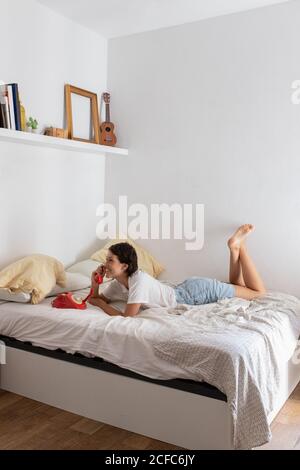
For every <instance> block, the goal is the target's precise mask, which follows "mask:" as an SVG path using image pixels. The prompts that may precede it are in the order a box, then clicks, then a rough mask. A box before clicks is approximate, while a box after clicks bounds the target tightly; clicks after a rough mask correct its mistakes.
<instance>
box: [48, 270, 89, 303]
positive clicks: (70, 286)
mask: <svg viewBox="0 0 300 470" xmlns="http://www.w3.org/2000/svg"><path fill="white" fill-rule="evenodd" d="M90 286H91V279H90V277H88V276H84V275H83V274H80V273H72V272H66V286H65V287H61V286H58V285H57V284H56V286H55V287H54V289H52V291H51V292H50V293H49V294H48V295H47V297H52V296H54V295H58V294H61V293H62V292H71V291H74V290H80V289H86V288H87V287H90Z"/></svg>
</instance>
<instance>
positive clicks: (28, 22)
mask: <svg viewBox="0 0 300 470" xmlns="http://www.w3.org/2000/svg"><path fill="white" fill-rule="evenodd" d="M0 7H1V28H0V41H1V52H0V80H3V81H5V82H7V83H10V82H17V83H18V84H19V90H20V97H21V100H22V102H23V104H24V106H25V109H26V112H27V116H30V115H32V116H34V117H36V118H37V119H38V121H39V123H40V131H43V129H44V127H45V126H49V125H52V126H56V127H63V126H64V85H65V83H71V84H73V85H76V86H79V87H81V88H84V89H87V90H89V91H92V92H95V93H98V97H100V94H101V92H102V91H103V90H105V88H106V74H107V67H106V58H107V55H106V54H107V42H106V40H105V39H103V38H101V37H100V36H99V35H97V34H95V33H92V32H90V31H89V30H88V29H85V28H84V27H81V26H79V25H77V24H76V23H73V22H72V21H69V20H67V19H66V18H64V17H62V16H60V15H58V14H56V13H54V12H53V11H51V10H50V9H48V8H46V7H44V6H41V5H40V4H39V3H37V2H35V1H33V0H26V2H24V1H23V0H0ZM79 119H80V116H79ZM104 174H105V160H104V157H102V156H93V155H88V154H77V153H73V152H67V151H60V150H50V149H44V148H37V147H30V146H25V145H20V144H10V143H4V142H1V141H0V210H1V219H0V220H1V231H0V268H1V267H2V266H4V265H5V264H7V263H8V262H10V261H12V260H14V259H17V258H19V257H20V256H23V255H26V254H30V253H31V252H42V253H46V254H49V255H52V256H57V257H58V258H59V259H61V260H62V261H63V262H65V263H67V264H69V263H71V262H73V261H74V259H75V258H79V257H83V256H85V254H89V253H90V252H91V250H93V249H94V248H95V246H96V224H97V221H98V220H97V218H96V208H97V206H98V205H99V204H100V203H101V202H103V197H104Z"/></svg>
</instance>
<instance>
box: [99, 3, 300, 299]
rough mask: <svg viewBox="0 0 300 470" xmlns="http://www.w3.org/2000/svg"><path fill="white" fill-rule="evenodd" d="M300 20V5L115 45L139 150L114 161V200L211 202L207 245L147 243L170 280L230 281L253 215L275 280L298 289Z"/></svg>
mask: <svg viewBox="0 0 300 470" xmlns="http://www.w3.org/2000/svg"><path fill="white" fill-rule="evenodd" d="M299 18H300V2H299V1H296V2H291V3H286V4H282V5H276V6H272V7H267V8H262V9H258V10H253V11H248V12H243V13H238V14H233V15H230V16H223V17H219V18H214V19H209V20H204V21H201V22H197V23H193V24H189V25H183V26H179V27H173V28H169V29H164V30H160V31H155V32H149V33H144V34H137V35H133V36H128V37H126V38H121V39H114V40H110V41H109V49H108V58H109V61H108V87H109V90H110V92H111V93H112V109H111V117H112V120H113V121H114V122H115V123H116V129H117V134H118V137H119V145H120V146H128V147H129V149H130V155H129V157H127V158H124V160H123V162H121V161H120V160H118V161H116V160H115V161H114V160H110V161H108V162H107V167H106V172H107V176H106V180H107V186H106V193H105V198H106V201H107V202H115V203H116V201H117V198H118V196H119V195H128V202H129V204H131V203H133V202H140V203H144V204H146V205H148V207H149V205H150V204H151V203H154V202H156V203H163V202H166V203H173V202H178V203H204V204H205V208H206V209H205V210H206V211H205V244H204V248H203V249H202V250H201V251H200V252H186V251H184V243H183V242H181V241H176V242H175V241H170V242H169V241H154V240H152V241H151V240H148V241H141V242H140V243H141V244H143V245H144V246H147V247H149V248H150V249H151V251H152V252H153V253H154V254H156V255H157V257H158V258H159V259H160V260H161V261H163V262H164V263H165V265H166V266H167V271H166V272H165V275H164V277H165V278H173V279H181V278H184V277H186V276H190V275H203V276H208V277H217V278H219V279H224V280H226V278H227V272H228V269H227V263H228V253H227V247H226V240H227V238H228V236H229V235H230V233H231V232H232V230H233V229H234V228H235V227H236V226H237V225H238V224H241V223H246V222H251V223H254V224H255V225H256V233H254V234H253V235H252V236H251V239H250V240H249V248H250V250H251V253H252V254H253V256H254V259H255V261H256V262H257V264H258V267H259V270H260V272H261V274H262V275H263V277H264V278H265V280H266V284H267V286H268V287H269V288H272V289H278V290H282V291H287V292H291V293H294V294H298V295H299V294H300V281H299V271H300V216H299V214H300V211H299V209H300V185H299V174H300V152H299V150H300V106H295V105H292V104H291V101H290V97H291V83H292V81H293V80H295V79H299V78H300V62H299V44H300V29H299ZM129 220H131V219H129Z"/></svg>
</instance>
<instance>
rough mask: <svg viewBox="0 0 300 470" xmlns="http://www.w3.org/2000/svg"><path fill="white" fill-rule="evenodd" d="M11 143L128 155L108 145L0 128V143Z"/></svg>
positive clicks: (121, 149)
mask: <svg viewBox="0 0 300 470" xmlns="http://www.w3.org/2000/svg"><path fill="white" fill-rule="evenodd" d="M2 141H4V142H13V143H16V144H17V143H19V144H28V145H35V146H39V147H48V148H56V149H61V150H71V151H73V152H81V153H99V154H115V155H128V150H127V149H123V148H119V147H109V146H108V145H97V144H90V143H87V142H79V141H77V140H68V139H60V138H57V137H49V136H47V135H42V134H32V133H30V132H21V131H13V130H11V129H3V128H0V142H2Z"/></svg>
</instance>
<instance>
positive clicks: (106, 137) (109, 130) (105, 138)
mask: <svg viewBox="0 0 300 470" xmlns="http://www.w3.org/2000/svg"><path fill="white" fill-rule="evenodd" d="M103 100H104V103H105V121H104V122H102V124H101V126H100V144H101V145H115V144H116V142H117V138H116V136H115V134H114V128H115V126H114V124H113V123H112V122H110V111H109V104H110V94H109V93H103Z"/></svg>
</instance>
